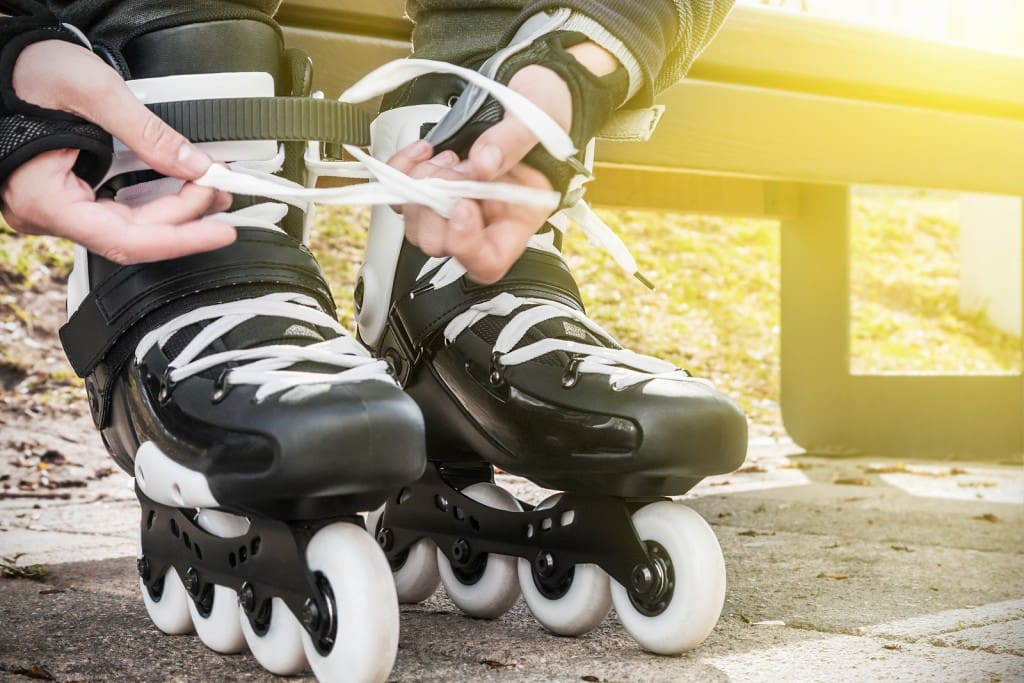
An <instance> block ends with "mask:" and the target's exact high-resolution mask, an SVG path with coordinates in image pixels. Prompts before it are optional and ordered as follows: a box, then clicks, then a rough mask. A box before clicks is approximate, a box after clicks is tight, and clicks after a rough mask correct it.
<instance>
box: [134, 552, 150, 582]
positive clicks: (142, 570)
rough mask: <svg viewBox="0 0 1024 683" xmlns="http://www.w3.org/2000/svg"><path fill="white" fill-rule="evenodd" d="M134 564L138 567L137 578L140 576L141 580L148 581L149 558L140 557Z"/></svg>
mask: <svg viewBox="0 0 1024 683" xmlns="http://www.w3.org/2000/svg"><path fill="white" fill-rule="evenodd" d="M135 566H136V567H138V569H139V578H141V579H142V580H143V581H149V576H150V567H149V560H148V559H146V558H145V557H140V558H139V560H138V562H136V563H135Z"/></svg>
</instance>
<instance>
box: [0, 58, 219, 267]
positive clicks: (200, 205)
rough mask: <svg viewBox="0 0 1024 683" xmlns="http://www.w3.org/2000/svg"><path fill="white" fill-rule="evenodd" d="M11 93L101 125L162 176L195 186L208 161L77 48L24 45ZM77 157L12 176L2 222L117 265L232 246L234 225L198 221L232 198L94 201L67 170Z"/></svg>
mask: <svg viewBox="0 0 1024 683" xmlns="http://www.w3.org/2000/svg"><path fill="white" fill-rule="evenodd" d="M56 65H59V67H58V66H56ZM14 89H15V92H16V93H17V95H18V97H20V98H21V99H22V100H24V101H26V102H29V103H31V104H35V105H37V106H40V107H44V108H46V109H56V110H61V111H67V112H71V113H73V114H76V115H78V116H80V117H82V118H84V119H87V120H89V121H91V122H93V123H95V124H96V125H98V126H100V127H102V128H103V129H105V130H106V131H108V132H109V133H110V134H112V135H113V136H114V137H116V138H118V139H119V140H121V141H122V142H123V143H124V144H125V145H127V146H128V148H129V149H131V150H132V151H133V152H135V153H136V154H137V155H138V156H139V157H140V158H141V159H142V160H143V161H145V162H146V163H147V164H149V165H150V166H151V167H152V168H153V169H154V170H156V171H158V172H159V173H162V174H164V175H168V176H173V177H176V178H181V179H184V180H194V179H196V178H198V177H199V176H201V175H202V174H203V173H205V172H206V170H207V169H208V168H209V167H210V164H211V163H212V160H211V159H210V157H209V156H207V155H206V154H204V153H203V152H202V151H200V150H199V149H198V148H196V147H195V146H194V145H192V144H191V143H189V142H188V141H187V140H186V139H185V138H184V137H183V136H181V135H180V134H178V133H177V132H176V131H175V130H173V129H172V128H171V127H170V126H168V125H167V124H165V123H164V122H163V121H161V120H160V119H159V118H158V117H157V116H156V115H154V114H153V113H151V112H150V111H149V110H148V109H146V107H145V106H143V105H142V103H140V102H139V100H138V99H137V98H136V97H135V96H134V95H133V94H132V93H131V91H130V90H129V89H128V87H127V86H126V85H125V84H124V81H123V80H121V77H120V76H118V75H117V73H116V72H115V71H114V70H113V69H111V68H110V67H109V66H107V65H106V64H105V63H104V62H103V61H102V60H101V59H100V58H99V57H97V56H96V55H94V54H93V53H92V52H90V51H89V50H87V49H85V48H84V47H80V46H77V45H73V44H71V43H68V42H64V41H57V40H49V41H43V42H39V43H34V44H32V45H29V46H28V47H27V48H25V49H24V50H23V51H22V53H21V55H20V56H19V57H18V61H17V63H16V64H15V68H14ZM77 157H78V151H77V150H74V149H62V150H53V151H50V152H45V153H43V154H40V155H38V156H37V157H35V158H33V159H32V160H30V161H28V162H26V163H25V164H23V165H22V166H21V167H19V168H18V169H17V170H16V171H15V172H14V173H13V174H11V176H10V177H9V178H8V180H7V183H6V184H5V185H4V186H3V187H2V188H0V199H2V202H3V204H2V207H3V208H2V212H3V217H4V219H5V220H6V221H7V224H8V225H10V226H11V227H12V228H13V229H14V230H16V231H18V232H21V233H25V234H45V235H55V236H58V237H66V238H67V239H70V240H72V241H74V242H76V243H78V244H80V245H82V246H84V247H85V248H87V249H88V250H89V251H92V252H94V253H96V254H99V255H101V256H103V257H104V258H107V259H109V260H111V261H114V262H116V263H120V264H128V263H141V262H146V261H158V260H162V259H169V258H176V257H179V256H184V255H187V254H193V253H196V252H201V251H208V250H211V249H217V248H219V247H223V246H226V245H228V244H230V243H231V242H233V241H234V239H235V230H234V228H232V227H231V226H229V225H227V224H225V223H221V222H217V221H214V220H210V219H207V218H205V216H207V215H208V214H210V213H215V212H218V211H224V210H226V209H227V208H228V207H229V206H230V204H231V196H230V195H229V194H227V193H224V192H219V191H216V190H212V189H210V188H205V187H200V186H199V185H195V184H192V183H186V184H185V185H184V187H183V188H182V189H181V191H180V192H179V193H178V194H176V195H170V196H166V197H161V198H159V199H156V200H153V201H151V202H149V203H146V204H143V205H140V206H136V207H128V206H124V205H120V204H117V203H115V202H113V201H110V200H105V199H101V200H97V199H96V195H95V194H94V193H93V191H92V188H91V187H89V186H88V184H86V183H85V182H84V181H82V180H81V179H80V178H79V177H78V176H76V175H75V174H74V173H73V172H72V167H73V166H74V163H75V160H76V159H77Z"/></svg>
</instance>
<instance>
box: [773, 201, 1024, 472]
mask: <svg viewBox="0 0 1024 683" xmlns="http://www.w3.org/2000/svg"><path fill="white" fill-rule="evenodd" d="M1022 229H1024V226H1022ZM849 244H850V190H849V188H845V187H836V186H827V185H802V186H801V187H800V211H799V215H798V216H797V217H793V218H786V219H784V220H783V221H782V340H781V344H782V416H783V421H784V422H785V425H786V429H787V431H788V432H789V434H790V436H792V438H793V440H794V441H796V443H798V444H799V445H800V446H802V447H804V448H806V449H808V450H814V451H847V452H863V453H870V454H876V455H882V456H887V457H901V458H908V457H929V458H972V459H973V458H980V459H1000V460H1003V459H1009V460H1019V458H1020V455H1021V454H1022V453H1024V377H1022V375H1020V374H1016V375H992V376H983V375H982V376H978V375H974V376H961V375H851V374H850V370H849V368H850V363H849V354H850V285H849V282H850V248H849ZM1022 257H1024V255H1022ZM1022 356H1024V348H1022Z"/></svg>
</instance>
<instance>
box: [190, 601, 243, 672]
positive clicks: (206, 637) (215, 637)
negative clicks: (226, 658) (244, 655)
mask: <svg viewBox="0 0 1024 683" xmlns="http://www.w3.org/2000/svg"><path fill="white" fill-rule="evenodd" d="M188 611H189V613H190V614H191V615H192V623H193V624H194V625H195V628H196V634H197V635H198V636H199V640H201V641H203V644H204V645H206V647H208V648H210V649H211V650H213V651H214V652H220V653H221V654H225V655H233V654H236V653H238V652H241V651H243V650H244V649H245V635H244V634H243V633H242V624H241V623H240V621H239V619H238V594H237V593H235V591H233V590H231V589H230V588H227V587H226V586H214V587H213V595H212V596H211V603H210V608H209V612H207V614H206V615H205V616H204V615H203V612H202V611H200V609H199V606H198V605H197V604H196V601H195V600H189V601H188ZM204 611H205V610H204Z"/></svg>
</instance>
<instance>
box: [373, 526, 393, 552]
mask: <svg viewBox="0 0 1024 683" xmlns="http://www.w3.org/2000/svg"><path fill="white" fill-rule="evenodd" d="M377 544H378V545H379V546H380V547H381V548H382V549H383V550H385V551H387V550H391V548H392V547H393V546H394V545H395V534H394V532H392V531H391V529H388V528H384V529H381V530H380V531H378V532H377Z"/></svg>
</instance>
